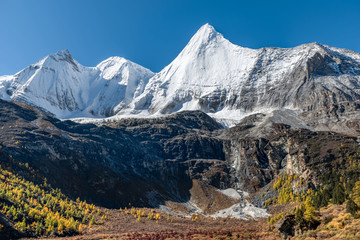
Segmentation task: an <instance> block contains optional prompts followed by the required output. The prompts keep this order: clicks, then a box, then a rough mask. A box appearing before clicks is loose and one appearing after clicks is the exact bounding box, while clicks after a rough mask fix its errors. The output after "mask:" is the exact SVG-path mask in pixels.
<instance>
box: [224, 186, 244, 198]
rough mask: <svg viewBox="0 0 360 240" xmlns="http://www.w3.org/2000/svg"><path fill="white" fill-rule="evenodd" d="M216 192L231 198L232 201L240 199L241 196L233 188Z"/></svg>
mask: <svg viewBox="0 0 360 240" xmlns="http://www.w3.org/2000/svg"><path fill="white" fill-rule="evenodd" d="M218 191H219V192H221V193H222V194H224V195H226V196H228V197H231V198H232V199H235V200H241V199H242V197H241V194H240V193H239V192H238V191H236V190H235V189H233V188H228V189H222V190H218Z"/></svg>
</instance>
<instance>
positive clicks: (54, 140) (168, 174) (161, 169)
mask: <svg viewBox="0 0 360 240" xmlns="http://www.w3.org/2000/svg"><path fill="white" fill-rule="evenodd" d="M264 119H266V116H265V115H263V114H257V115H255V116H251V117H248V118H245V119H244V121H243V122H242V123H240V124H239V125H238V126H236V127H234V128H230V129H223V128H222V126H221V125H219V124H218V123H217V122H216V121H214V120H213V119H212V118H210V117H209V116H208V115H206V114H205V113H203V112H200V111H195V112H194V111H193V112H181V113H177V114H174V115H170V116H167V117H163V118H155V119H123V120H120V121H115V122H109V123H107V124H105V125H100V126H96V125H94V124H78V123H74V122H72V121H60V120H58V119H56V118H53V117H51V116H49V115H48V114H46V113H45V112H43V111H41V110H39V109H37V108H34V107H31V106H29V105H26V104H20V103H12V102H8V101H0V122H1V126H0V129H1V134H0V142H1V146H2V151H4V153H6V154H8V155H11V156H12V158H13V159H15V160H16V161H21V162H27V163H29V165H30V166H31V167H33V168H34V169H36V170H37V171H38V172H39V173H40V174H41V175H42V176H45V177H47V178H48V180H49V182H50V183H51V184H52V185H54V186H55V187H59V188H61V189H63V191H64V192H66V193H67V194H70V195H72V196H76V197H77V196H80V197H81V198H83V199H86V200H88V201H91V202H96V203H98V204H101V205H104V206H108V207H116V208H117V207H120V206H126V205H128V203H129V202H131V203H132V204H133V205H138V206H159V205H162V204H165V202H167V201H173V202H176V203H179V204H184V203H187V202H189V201H190V202H191V200H193V201H195V200H194V199H197V200H196V201H197V204H198V205H200V206H204V210H206V209H208V210H207V211H210V210H211V209H213V210H214V211H215V210H216V211H217V210H219V209H218V208H208V207H206V206H207V205H208V204H210V205H211V201H209V200H203V201H204V202H203V203H199V202H198V201H200V200H201V199H205V197H204V198H199V197H196V195H198V196H199V194H200V192H198V191H200V190H201V189H202V190H201V192H203V195H204V196H207V195H206V193H207V192H209V191H210V190H211V189H228V188H233V189H236V190H239V191H246V192H249V193H252V195H253V199H254V201H253V203H254V204H255V205H256V206H259V207H261V206H263V204H264V203H263V201H264V200H263V199H262V198H261V197H260V192H259V191H258V190H259V189H261V188H263V187H266V186H267V184H268V183H270V182H271V180H272V179H274V177H275V176H277V174H278V173H279V172H281V171H287V172H289V173H296V174H298V175H302V176H303V177H304V178H305V179H307V180H308V181H310V182H312V183H313V184H314V185H316V184H317V182H316V181H317V177H318V176H320V175H321V174H322V173H323V172H324V171H328V170H329V169H336V167H337V166H339V164H341V161H340V160H341V159H342V156H341V154H340V153H339V152H338V150H337V149H338V148H339V146H340V145H341V144H343V146H344V147H347V146H349V149H350V148H352V146H353V144H354V143H355V141H356V138H354V137H349V136H345V135H341V134H337V133H333V132H315V131H311V130H308V129H294V128H290V126H288V125H284V124H277V123H272V122H270V121H269V122H267V123H266V124H265V125H263V124H264V123H265V122H266V121H265V120H264ZM267 120H269V119H267ZM64 176H66V177H64ZM194 181H196V184H197V185H198V186H201V188H199V187H198V188H196V187H194V186H195V185H194ZM196 189H200V190H196ZM204 189H205V190H204ZM206 189H210V190H206ZM211 191H213V190H211ZM211 191H210V192H211ZM209 196H210V195H209ZM199 199H200V200H199ZM216 199H218V200H219V199H224V197H220V196H218V197H217V198H216ZM221 201H223V200H221ZM185 206H187V205H186V204H185ZM224 206H226V207H228V206H227V205H226V204H224ZM210 212H211V211H210Z"/></svg>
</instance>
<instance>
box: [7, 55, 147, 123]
mask: <svg viewBox="0 0 360 240" xmlns="http://www.w3.org/2000/svg"><path fill="white" fill-rule="evenodd" d="M153 75H154V74H153V73H152V72H151V71H150V70H148V69H146V68H144V67H141V66H139V65H137V64H135V63H133V62H131V61H128V60H126V59H124V58H120V57H111V58H109V59H106V60H105V61H103V62H101V63H100V64H99V65H98V66H96V67H85V66H82V65H81V64H79V63H78V62H77V61H75V60H74V59H73V58H72V56H71V55H70V53H69V51H68V50H62V51H59V52H57V53H55V54H51V55H49V56H47V57H45V58H44V59H42V60H40V61H39V62H37V63H35V64H33V65H31V66H29V67H27V68H25V69H24V70H22V71H20V72H18V73H17V74H15V75H13V76H3V77H0V97H1V98H2V99H5V100H15V101H22V102H26V103H29V104H31V105H35V106H38V107H41V108H43V109H46V110H48V111H49V112H51V113H53V114H55V115H56V116H57V117H59V118H71V117H74V116H103V117H104V116H110V115H113V114H114V113H115V111H117V109H121V108H122V107H123V106H126V104H127V103H129V102H130V101H131V100H132V98H133V97H134V96H138V95H139V93H140V92H142V91H143V88H144V86H145V85H146V83H147V81H148V79H149V78H150V77H152V76H153Z"/></svg>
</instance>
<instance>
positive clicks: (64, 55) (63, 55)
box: [49, 49, 73, 61]
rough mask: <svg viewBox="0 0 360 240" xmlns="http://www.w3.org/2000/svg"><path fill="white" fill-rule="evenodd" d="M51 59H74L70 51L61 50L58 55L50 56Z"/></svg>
mask: <svg viewBox="0 0 360 240" xmlns="http://www.w3.org/2000/svg"><path fill="white" fill-rule="evenodd" d="M49 57H51V58H52V59H54V60H55V61H63V60H68V59H73V58H72V56H71V54H70V52H69V50H68V49H64V50H59V51H57V52H56V53H53V54H50V55H49Z"/></svg>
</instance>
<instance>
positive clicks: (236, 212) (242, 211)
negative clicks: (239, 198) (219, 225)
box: [211, 200, 270, 220]
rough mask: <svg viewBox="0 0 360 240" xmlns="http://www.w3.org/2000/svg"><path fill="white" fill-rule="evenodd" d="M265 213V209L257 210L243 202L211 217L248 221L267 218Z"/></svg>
mask: <svg viewBox="0 0 360 240" xmlns="http://www.w3.org/2000/svg"><path fill="white" fill-rule="evenodd" d="M269 215H270V214H268V213H267V212H266V209H262V208H258V207H255V206H254V205H252V204H251V203H249V202H248V201H246V200H245V201H243V202H241V203H237V204H234V205H233V206H231V207H229V208H226V209H223V210H220V211H218V212H216V213H214V214H212V215H211V217H213V218H226V217H232V218H238V219H245V220H248V219H249V218H253V219H257V218H264V217H267V216H269Z"/></svg>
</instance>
